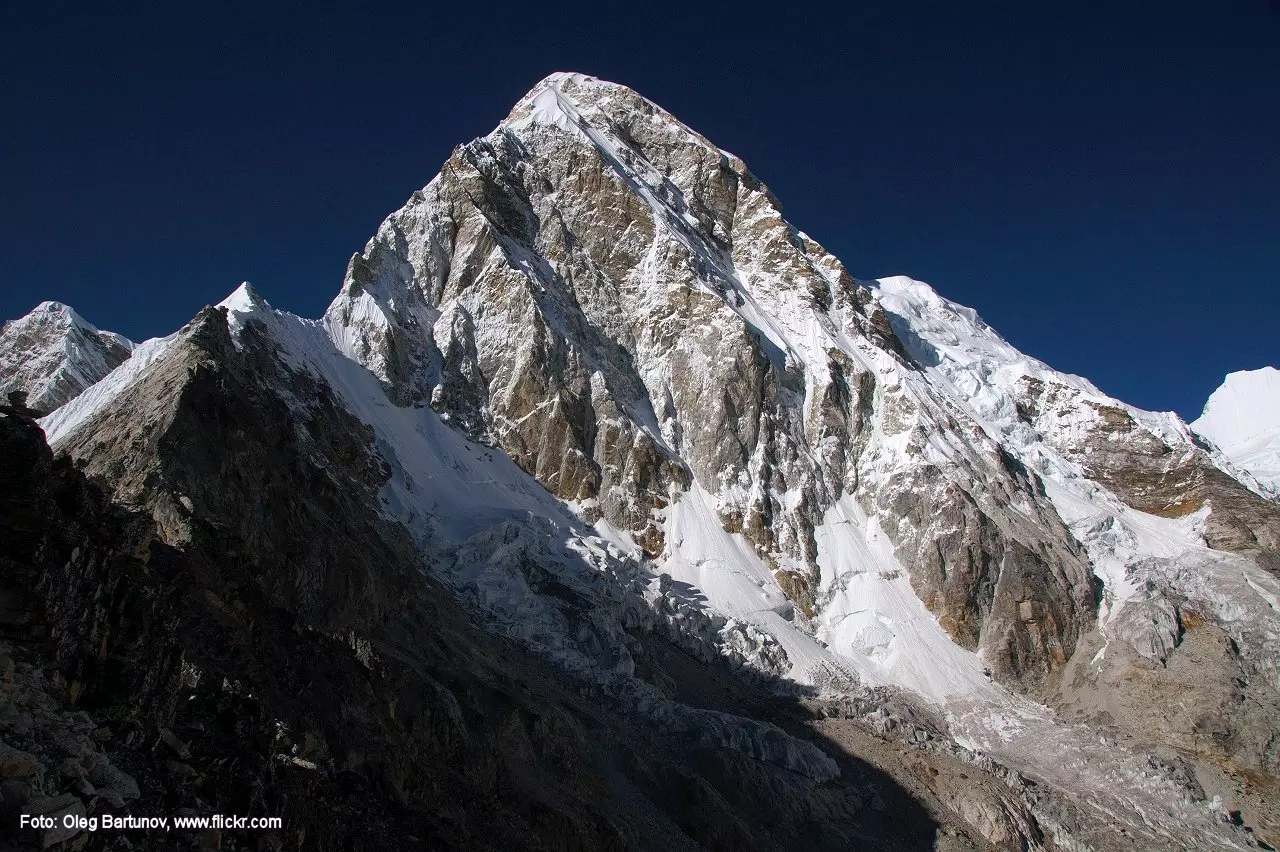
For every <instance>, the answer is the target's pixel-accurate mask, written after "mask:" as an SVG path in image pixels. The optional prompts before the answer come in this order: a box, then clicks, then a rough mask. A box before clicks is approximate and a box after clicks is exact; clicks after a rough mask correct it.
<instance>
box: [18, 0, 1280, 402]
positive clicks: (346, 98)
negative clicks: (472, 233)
mask: <svg viewBox="0 0 1280 852" xmlns="http://www.w3.org/2000/svg"><path fill="white" fill-rule="evenodd" d="M193 5H194V4H182V3H176V4H168V5H165V6H155V7H151V8H145V7H144V6H143V4H134V3H126V4H95V8H86V7H87V6H88V4H82V3H67V2H56V0H46V2H41V3H34V2H21V3H19V2H5V0H0V202H2V203H0V256H2V257H3V258H4V262H3V266H0V316H3V317H6V318H7V317H13V316H17V315H19V314H22V313H25V312H26V311H27V310H28V309H30V308H31V307H32V306H33V305H34V304H35V303H36V302H38V301H40V300H42V299H57V300H60V301H65V302H68V303H70V304H72V305H74V306H75V307H76V308H77V309H78V310H79V311H80V312H81V313H82V314H84V316H85V317H86V318H87V319H89V320H90V321H92V322H94V323H96V324H98V325H100V326H101V327H103V328H110V329H113V330H116V331H119V332H121V333H123V334H125V335H128V336H129V337H132V338H135V339H141V338H145V337H148V336H153V335H156V334H161V333H167V332H168V331H170V330H172V329H173V328H175V327H177V326H178V325H180V324H181V323H183V322H184V321H186V320H187V319H189V318H190V317H191V316H192V315H193V314H194V313H195V312H196V311H197V310H198V309H199V308H200V307H201V306H203V305H205V304H207V303H210V302H216V301H218V300H220V299H221V298H222V297H223V296H225V295H226V294H227V293H228V292H230V291H231V290H232V289H234V288H235V286H236V285H237V284H238V283H239V282H240V281H241V280H242V279H248V280H251V281H253V282H254V283H255V284H256V285H257V286H258V287H259V289H260V290H261V291H262V292H263V294H264V295H265V296H266V297H267V298H268V299H269V300H271V301H272V302H273V303H274V304H275V305H276V306H278V307H284V308H288V309H290V310H293V311H295V312H298V313H301V314H304V315H309V316H317V315H319V314H320V312H321V311H322V310H323V309H324V307H325V305H326V304H327V303H328V302H329V300H330V299H331V298H332V297H333V295H334V294H335V293H336V292H337V289H338V286H339V284H340V281H341V276H342V272H343V269H344V266H345V263H346V260H347V258H348V257H349V256H350V255H351V253H352V252H354V251H357V250H358V249H360V248H361V247H362V246H363V244H364V242H365V241H366V240H367V239H368V237H369V236H370V235H372V233H373V232H374V230H375V229H376V227H377V225H378V223H379V222H380V221H381V220H382V218H383V217H384V216H385V215H386V214H388V213H390V212H391V211H392V210H394V209H395V208H397V207H399V206H400V204H401V203H403V201H404V200H405V199H406V198H407V197H408V196H409V194H410V193H411V192H412V191H413V190H414V189H416V188H418V187H420V186H422V185H423V184H425V183H426V182H427V181H428V180H429V179H430V178H431V177H432V176H433V175H434V174H435V172H436V170H437V169H438V168H439V166H440V164H441V163H442V162H443V160H444V159H445V157H447V156H448V154H449V151H450V150H451V149H452V148H453V146H454V145H456V144H458V143H460V142H463V141H466V140H469V139H471V138H473V137H476V136H479V135H482V134H484V133H487V132H488V131H489V130H490V129H492V127H493V125H494V124H496V123H497V122H498V121H499V120H500V119H501V118H502V117H503V116H504V115H505V114H506V112H507V111H508V109H509V108H510V106H511V104H512V103H514V102H515V100H517V99H518V98H519V97H520V96H521V95H522V94H523V93H524V92H525V91H526V90H527V89H529V88H530V87H531V86H532V85H533V84H534V83H535V82H536V81H537V80H538V79H540V78H541V77H543V76H545V75H546V74H547V73H549V72H551V71H555V70H573V71H582V72H585V73H588V74H593V75H595V76H599V77H604V78H606V79H611V80H615V81H617V82H621V83H625V84H627V85H630V86H632V87H633V88H635V89H637V90H638V91H639V92H640V93H642V94H644V95H646V96H648V97H649V98H651V99H653V100H655V101H657V102H658V103H660V104H662V105H663V106H665V107H667V108H668V109H670V110H671V111H672V112H673V113H675V114H676V115H677V116H679V117H680V118H681V119H682V120H683V121H685V122H686V123H687V124H689V125H690V126H692V127H694V128H696V129H698V130H699V131H701V132H702V133H704V134H706V135H707V136H708V137H710V138H711V139H713V140H714V141H715V142H716V143H717V144H719V145H720V146H722V147H724V148H727V149H729V150H731V151H734V152H735V153H737V154H739V155H741V156H742V157H743V158H744V159H745V160H746V161H747V162H748V163H749V164H750V165H751V167H752V169H753V170H754V171H755V172H756V173H757V175H759V176H760V177H761V178H762V179H763V180H765V181H766V182H767V183H768V184H769V185H770V186H771V187H772V188H773V190H774V192H775V193H776V194H777V195H778V197H779V198H781V199H782V202H783V204H784V212H785V213H786V215H787V217H788V218H789V219H790V220H791V221H792V222H793V223H794V224H795V225H796V226H797V227H799V228H801V229H803V230H805V231H807V232H808V233H810V234H811V235H812V236H814V237H815V238H817V239H818V240H820V241H821V242H823V243H824V244H825V245H826V246H827V247H828V248H829V249H831V250H832V251H833V252H835V253H836V254H837V255H838V256H839V257H841V258H842V259H843V260H844V261H845V263H846V265H847V266H848V267H849V268H850V270H851V271H852V272H853V274H854V275H856V276H858V277H862V278H870V277H876V276H882V275H889V274H897V273H902V274H908V275H911V276H913V277H916V278H920V279H923V280H926V281H929V282H930V283H932V284H933V285H934V286H935V287H936V288H937V289H938V290H939V291H940V292H941V293H942V294H943V295H945V296H947V297H949V298H952V299H955V300H957V301H959V302H963V303H965V304H968V305H971V306H973V307H975V308H977V310H978V311H979V312H980V313H981V314H982V315H983V316H984V317H985V318H986V319H987V321H988V322H990V323H991V324H992V325H993V326H995V327H996V328H997V329H998V330H1000V331H1001V332H1002V333H1003V334H1004V335H1005V336H1006V337H1008V338H1009V339H1010V340H1011V341H1012V342H1013V343H1014V344H1015V345H1017V346H1019V347H1020V348H1022V349H1024V350H1025V351H1027V352H1029V353H1030V354H1033V355H1035V356H1037V357H1040V358H1042V359H1044V360H1046V361H1048V362H1049V363H1051V364H1053V365H1054V366H1056V367H1058V368H1060V369H1064V370H1069V371H1072V372H1077V373H1081V374H1083V375H1086V376H1088V377H1090V378H1091V379H1093V380H1094V381H1095V382H1097V383H1098V384H1099V385H1100V386H1101V387H1102V388H1103V389H1104V390H1106V391H1108V392H1110V393H1112V394H1115V395H1117V396H1119V397H1121V398H1123V399H1126V400H1128V401H1130V402H1132V403H1135V404H1137V405H1141V406H1144V407H1148V408H1158V409H1165V408H1173V409H1176V410H1178V411H1179V412H1181V413H1182V414H1184V415H1186V416H1188V417H1194V416H1195V415H1196V414H1197V413H1198V412H1199V409H1200V406H1201V405H1202V403H1203V401H1204V399H1205V398H1206V396H1207V395H1208V394H1209V392H1210V391H1212V390H1213V388H1214V387H1216V386H1217V384H1218V382H1219V381H1220V380H1221V378H1222V376H1223V374H1224V373H1226V372H1227V371H1230V370H1236V369H1245V368H1255V367H1260V366H1262V365H1264V364H1276V363H1277V362H1278V361H1280V343H1277V340H1278V339H1280V335H1277V329H1278V327H1280V153H1278V152H1280V5H1278V3H1277V0H1221V1H1220V2H1208V0H1204V2H1189V3H1178V2H1126V0H1106V1H1105V2H1103V1H1102V0H1100V2H1092V3H1090V2H1070V3H1026V2H1021V0H1016V2H1015V0H1007V2H997V1H996V0H991V2H973V3H966V2H959V0H955V2H952V0H914V1H913V0H892V2H891V0H884V2H867V3H858V2H850V3H840V2H831V3H826V4H817V5H812V6H801V5H794V4H789V3H770V4H761V5H759V6H751V5H749V4H744V3H737V2H720V3H710V4H705V5H701V6H695V7H691V6H690V5H689V4H686V3H670V4H654V3H649V2H641V0H637V2H631V3H625V4H624V3H615V2H597V3H590V4H580V5H550V4H546V5H543V4H537V3H522V4H514V3H513V4H509V5H508V4H492V3H488V4H487V3H483V2H460V3H450V4H447V5H444V4H442V5H441V6H440V7H438V8H433V7H432V5H431V4H426V3H406V4H404V5H402V6H382V5H378V4H375V3H366V4H349V5H348V6H347V7H344V8H335V9H323V8H321V7H322V4H318V3H316V4H310V5H307V4H297V8H293V9H289V8H285V7H283V6H270V5H267V4H262V3H255V4H246V5H243V6H240V5H238V4H236V3H220V4H200V7H199V8H200V11H196V12H193V11H192V10H191V9H190V8H184V7H188V6H193ZM108 6H110V8H109V7H108Z"/></svg>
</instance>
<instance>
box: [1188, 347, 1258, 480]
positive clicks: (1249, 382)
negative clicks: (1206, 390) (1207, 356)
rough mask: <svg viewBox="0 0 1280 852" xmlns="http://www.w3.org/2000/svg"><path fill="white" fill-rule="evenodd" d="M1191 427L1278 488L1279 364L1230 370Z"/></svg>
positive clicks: (1227, 454) (1240, 464) (1234, 459)
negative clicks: (1252, 368) (1251, 368)
mask: <svg viewBox="0 0 1280 852" xmlns="http://www.w3.org/2000/svg"><path fill="white" fill-rule="evenodd" d="M1191 428H1192V429H1194V430H1195V431H1196V432H1198V433H1199V434H1201V435H1203V436H1205V437H1206V438H1208V439H1209V440H1211V441H1213V442H1214V443H1215V444H1217V445H1218V446H1219V447H1221V448H1222V451H1223V453H1224V454H1226V456H1227V457H1228V458H1230V459H1231V460H1232V461H1233V462H1234V463H1235V464H1237V465H1239V466H1240V467H1242V468H1244V469H1245V470H1247V471H1248V472H1249V473H1251V474H1252V475H1253V476H1254V477H1255V478H1257V479H1258V481H1259V482H1262V483H1264V484H1266V485H1269V486H1270V487H1271V488H1272V489H1273V490H1275V491H1277V492H1280V370H1277V369H1276V368H1275V367H1263V368H1261V369H1258V370H1241V371H1239V372H1235V373H1229V374H1228V375H1227V377H1226V380H1225V381H1224V382H1223V383H1222V385H1221V386H1220V387H1219V388H1218V389H1217V390H1215V391H1214V392H1213V393H1212V394H1211V395H1210V396H1209V401H1208V402H1207V403H1205V406H1204V412H1203V413H1202V414H1201V415H1200V417H1199V418H1197V419H1196V420H1195V421H1194V422H1192V424H1191Z"/></svg>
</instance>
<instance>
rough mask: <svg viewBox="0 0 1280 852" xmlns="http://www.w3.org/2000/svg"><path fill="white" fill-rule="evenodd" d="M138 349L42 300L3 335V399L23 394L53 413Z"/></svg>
mask: <svg viewBox="0 0 1280 852" xmlns="http://www.w3.org/2000/svg"><path fill="white" fill-rule="evenodd" d="M133 348H134V347H133V342H132V341H130V340H128V339H126V338H124V337H121V336H120V335H118V334H115V333H114V332H110V331H100V330H99V329H97V328H95V327H94V326H93V325H91V324H90V323H88V322H86V321H85V320H84V318H83V317H81V316H80V315H79V314H77V313H76V312H75V311H74V310H72V309H71V308H70V307H68V306H67V305H64V304H62V303H60V302H42V303H40V304H39V305H38V306H36V308H35V309H34V310H33V311H31V313H29V314H27V315H26V316H24V317H22V318H21V319H16V320H13V321H11V322H7V323H5V325H4V330H3V331H0V397H2V396H6V395H8V394H9V393H10V392H12V391H23V392H25V393H26V394H27V405H29V406H30V407H32V408H35V409H37V410H40V411H46V412H48V411H53V410H54V409H57V408H59V407H61V406H63V405H65V404H66V403H67V402H69V401H71V400H72V399H74V398H75V397H76V396H77V395H79V394H80V393H81V392H82V391H84V390H85V388H87V387H89V386H90V385H93V384H95V383H96V382H98V381H100V380H101V379H102V378H103V377H104V376H106V375H107V374H108V373H110V372H111V371H112V370H114V369H115V368H116V367H118V366H119V365H120V364H121V363H123V362H124V361H125V360H127V359H128V358H129V356H130V354H131V353H132V352H133Z"/></svg>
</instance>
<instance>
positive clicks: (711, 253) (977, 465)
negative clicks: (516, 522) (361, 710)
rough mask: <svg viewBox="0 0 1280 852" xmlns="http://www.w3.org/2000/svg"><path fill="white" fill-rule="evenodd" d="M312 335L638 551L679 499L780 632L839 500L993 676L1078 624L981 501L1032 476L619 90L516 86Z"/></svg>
mask: <svg viewBox="0 0 1280 852" xmlns="http://www.w3.org/2000/svg"><path fill="white" fill-rule="evenodd" d="M325 321H326V324H327V327H328V328H329V330H330V333H331V334H332V336H333V337H334V339H335V341H337V342H338V345H339V346H340V348H342V349H343V351H345V352H346V353H348V354H350V355H351V356H352V357H354V358H356V359H357V360H359V361H360V362H361V363H363V364H365V365H366V366H367V367H369V368H370V369H371V370H372V371H373V372H374V373H375V374H376V375H378V376H379V377H380V378H382V379H383V380H384V381H385V382H386V383H387V385H388V387H389V390H390V393H391V395H392V397H393V398H394V399H396V400H398V401H399V402H401V403H404V404H413V403H419V404H425V403H428V402H429V403H430V404H431V405H432V406H433V408H435V409H436V410H437V411H439V412H440V413H441V414H442V416H444V417H445V418H446V419H447V420H448V421H449V422H451V423H457V424H459V425H461V426H462V427H463V428H464V429H466V430H467V431H468V432H469V434H471V435H472V436H473V437H475V438H477V439H479V440H483V441H485V442H488V443H491V444H493V445H494V446H497V447H499V448H501V449H502V450H504V451H506V452H507V453H509V454H510V455H511V457H512V458H514V459H515V460H516V462H517V463H518V464H520V466H521V467H522V468H524V469H525V470H526V471H528V472H529V473H531V474H532V475H534V476H535V477H536V478H537V479H538V481H539V482H540V483H542V485H543V486H545V487H546V488H547V489H548V490H549V491H551V492H552V493H554V494H556V495H558V496H560V497H562V498H564V499H566V500H571V501H574V502H576V503H578V504H579V505H580V506H581V508H582V511H583V513H584V514H585V515H586V516H587V517H589V518H595V517H599V518H603V519H604V520H605V521H607V522H608V523H609V524H611V525H613V526H614V527H616V528H618V529H620V530H622V531H625V532H627V533H629V534H631V535H632V536H633V537H634V538H635V540H636V541H637V542H638V543H640V544H641V546H642V547H644V548H645V550H646V552H647V553H648V554H649V555H650V556H653V557H659V558H660V557H662V555H663V554H664V552H668V553H669V551H670V548H669V546H668V542H667V541H666V537H665V531H664V529H663V524H662V520H663V515H662V511H663V510H664V509H665V507H666V506H667V505H668V502H669V501H670V500H672V499H679V495H680V494H681V493H682V492H687V490H688V488H689V487H690V485H691V484H692V483H694V482H696V483H697V484H698V486H699V487H700V488H701V489H703V490H705V491H706V493H707V494H709V495H711V499H712V501H713V508H714V511H715V513H716V515H717V516H718V517H719V519H720V521H721V523H722V524H723V525H724V526H725V528H726V529H728V530H729V531H730V532H733V533H741V534H742V535H744V536H745V537H746V539H747V541H748V542H750V544H751V546H752V547H753V548H754V550H755V552H756V553H757V554H758V556H759V557H760V558H761V559H762V560H763V561H764V562H765V563H766V564H767V565H768V566H769V568H770V569H771V571H772V573H773V576H774V578H775V581H776V582H777V583H778V584H779V586H781V588H782V589H783V590H784V591H786V592H787V594H788V597H789V598H790V599H791V600H792V602H793V603H794V604H795V605H796V608H797V610H798V611H799V614H800V616H801V617H805V618H810V617H813V616H814V615H815V613H816V612H817V611H818V610H819V609H820V608H821V599H822V597H823V596H824V595H825V594H827V593H828V590H827V589H824V588H823V584H822V577H821V566H820V565H819V552H818V551H819V548H818V543H817V530H818V528H819V527H820V526H821V525H822V524H823V519H824V516H825V514H826V513H827V511H828V510H830V509H831V508H832V507H834V506H835V505H837V504H838V503H839V502H840V500H841V498H842V497H845V496H846V495H848V496H850V497H851V498H853V499H854V500H855V501H856V502H857V503H858V504H859V505H860V506H861V507H862V508H863V509H864V510H865V511H867V512H868V513H869V514H873V515H883V516H884V517H886V518H887V519H889V520H891V522H892V523H891V524H887V525H886V527H887V530H888V534H889V536H890V538H891V539H893V540H894V543H895V545H896V546H897V549H898V552H899V554H900V556H901V558H902V559H903V561H904V563H905V564H906V565H907V566H908V568H910V569H911V578H912V582H913V584H914V585H915V587H916V589H917V591H918V592H919V593H920V596H921V598H922V599H923V600H924V601H925V603H926V605H927V606H928V607H929V608H930V609H931V610H932V611H933V612H934V613H935V614H937V615H938V616H939V617H940V618H941V620H942V623H943V624H944V626H945V628H946V629H947V631H948V633H949V634H950V635H951V636H952V637H953V638H954V639H956V641H957V642H959V643H960V644H961V645H963V646H964V647H968V648H973V649H978V648H982V649H983V650H984V652H985V653H986V654H987V655H988V657H989V658H990V661H991V665H992V666H993V667H994V668H995V670H996V671H997V672H998V673H999V675H1000V676H1001V677H1002V678H1006V679H1008V680H1010V681H1013V682H1018V683H1021V684H1023V685H1024V686H1026V687H1028V688H1034V687H1035V686H1036V685H1038V684H1039V683H1041V682H1042V681H1043V680H1044V679H1045V678H1046V677H1049V676H1051V675H1052V674H1053V673H1054V672H1056V671H1058V670H1059V669H1060V668H1061V666H1062V664H1063V663H1065V661H1066V658H1067V656H1069V655H1070V652H1071V649H1072V647H1073V646H1074V643H1075V639H1076V637H1077V636H1078V635H1079V634H1080V632H1081V631H1082V630H1085V629H1087V628H1088V625H1089V624H1090V622H1091V620H1092V614H1093V603H1094V602H1093V592H1092V588H1091V585H1090V582H1089V571H1088V568H1087V565H1086V564H1085V562H1084V560H1083V559H1082V558H1081V556H1080V554H1079V552H1078V548H1076V547H1075V546H1074V545H1073V543H1072V542H1071V540H1070V538H1069V536H1068V535H1067V534H1066V531H1065V530H1064V529H1063V528H1062V526H1061V524H1060V523H1058V522H1057V518H1056V516H1055V515H1053V514H1052V513H1042V514H1041V515H1040V516H1039V517H1036V518H1034V519H1033V522H1032V523H1025V522H1024V521H1023V519H1022V518H1020V517H1019V516H1017V513H1015V512H1011V511H1010V510H1009V506H1010V504H1012V503H1014V502H1018V501H1021V502H1024V503H1026V504H1028V505H1036V504H1035V501H1034V499H1033V495H1034V489H1035V483H1034V482H1033V481H1032V480H1031V479H1029V478H1027V477H1026V476H1024V475H1023V473H1022V471H1020V470H1018V469H1011V468H1010V467H1009V466H1008V465H1007V464H1006V461H1005V459H1004V458H1003V457H1002V456H1001V453H1000V451H999V448H998V447H997V446H996V445H995V444H994V443H993V442H992V441H991V440H990V439H989V438H988V437H987V436H985V435H983V434H982V433H981V431H980V430H979V429H978V428H977V426H976V425H975V424H973V423H968V422H964V420H963V419H961V418H964V415H963V412H961V411H957V410H956V406H954V405H951V404H949V401H947V400H938V399H936V398H935V397H934V395H932V394H931V393H930V392H929V389H928V388H926V387H923V386H922V385H920V384H919V383H917V382H914V381H913V380H912V376H911V375H910V374H911V369H910V365H909V364H908V363H906V362H905V361H904V360H903V358H902V349H901V345H900V343H899V341H898V340H897V338H896V336H895V333H894V331H893V330H892V329H891V328H890V326H889V324H888V322H887V321H886V317H885V314H884V312H883V311H882V310H881V308H880V306H879V305H878V303H877V302H876V300H875V298H874V297H873V295H872V293H871V292H870V291H869V290H868V288H866V287H864V286H862V285H860V284H858V283H856V282H855V281H854V280H853V279H852V278H851V277H850V276H849V274H848V272H847V271H846V270H845V269H844V267H843V266H842V265H841V264H840V262H839V261H838V260H836V259H835V258H834V257H832V256H831V255H830V254H828V253H827V252H826V251H825V250H823V248H822V247H821V246H820V245H818V244H817V243H816V242H814V241H813V240H812V239H810V238H809V237H807V236H806V235H804V234H802V233H800V232H798V231H797V230H796V229H795V228H793V227H792V226H791V225H790V224H788V223H787V222H786V220H784V219H783V218H782V215H781V213H780V210H779V205H778V203H777V200H776V199H775V198H774V197H773V195H772V194H771V193H770V192H769V190H768V188H767V187H765V186H764V185H762V184H761V183H760V182H759V181H758V180H757V179H756V178H755V177H754V176H753V175H752V174H751V172H750V171H749V170H748V169H747V167H746V166H745V164H743V163H742V161H741V160H739V159H738V158H736V157H734V156H733V155H731V154H728V153H725V152H723V151H721V150H720V149H718V148H716V147H715V146H713V145H712V144H711V143H710V142H708V141H707V140H706V139H704V138H702V137H701V136H699V135H698V134H696V133H694V132H693V131H691V130H689V129H688V128H686V127H685V126H684V125H682V124H680V122H678V121H677V120H676V119H675V118H673V117H672V116H671V115H669V114H668V113H666V112H664V111H663V110H662V109H660V108H659V107H657V106H655V105H653V104H652V103H650V102H648V101H646V100H644V99H643V98H642V97H640V96H639V95H637V94H635V93H634V92H631V91H630V90H628V89H626V88H624V87H621V86H616V85H613V84H610V83H604V82H601V81H598V80H594V79H590V78H585V77H582V76H581V75H561V76H555V77H552V78H549V79H548V80H546V81H544V82H543V83H542V84H540V85H539V86H538V87H537V88H535V89H534V90H533V91H532V92H530V94H529V95H527V96H526V97H525V98H524V100H522V101H521V103H520V104H518V105H517V106H516V107H515V109H514V110H513V111H512V113H511V115H510V116H509V117H508V118H507V119H506V120H505V121H504V122H503V123H502V125H501V126H500V127H499V128H498V129H497V130H496V131H494V133H492V134H490V135H489V136H488V137H485V138H484V139H479V140H476V141H475V142H472V143H470V144H468V145H465V146H462V147H460V148H459V149H457V150H456V151H455V152H454V155H453V156H452V157H451V158H450V160H449V162H448V163H446V164H445V167H444V169H443V170H442V171H441V173H440V175H439V176H438V177H437V178H436V179H435V180H434V181H432V182H431V183H430V184H429V185H428V186H427V187H426V188H425V189H423V190H422V191H420V192H419V193H417V194H415V196H414V197H413V199H411V200H410V202H409V204H408V205H407V206H406V207H405V208H403V209H402V210H400V211H399V212H397V213H395V214H393V215H392V216H391V217H390V218H389V219H388V220H387V221H386V222H385V223H384V224H383V226H382V227H381V228H380V229H379V233H378V235H377V236H376V237H375V238H374V239H373V240H372V241H371V242H370V244H369V245H368V247H366V249H365V251H364V252H363V253H362V254H360V255H357V256H356V257H355V258H353V259H352V261H351V265H350V267H349V270H348V275H347V280H346V283H345V284H344V287H343V290H342V293H341V294H340V295H339V297H338V299H337V300H336V301H335V302H334V304H333V305H332V306H331V307H330V309H329V311H328V312H327V313H326V316H325ZM964 419H967V418H964ZM939 420H941V421H942V422H941V424H939ZM939 426H941V430H945V432H946V438H945V440H947V441H948V442H949V443H951V444H952V445H953V446H954V453H955V458H953V459H947V460H946V463H944V464H940V463H939V461H941V460H940V459H938V458H931V457H930V453H929V452H928V443H929V441H930V440H931V439H932V438H934V437H935V435H937V434H938V433H939V431H940V429H939ZM890 481H893V482H896V483H897V487H892V488H886V487H884V486H885V485H886V484H887V483H888V482H890ZM975 483H980V487H975ZM1023 602H1032V605H1031V606H1030V608H1029V609H1028V607H1026V606H1023V607H1022V608H1021V609H1022V613H1021V614H1020V613H1019V604H1020V603H1023Z"/></svg>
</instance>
